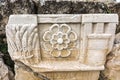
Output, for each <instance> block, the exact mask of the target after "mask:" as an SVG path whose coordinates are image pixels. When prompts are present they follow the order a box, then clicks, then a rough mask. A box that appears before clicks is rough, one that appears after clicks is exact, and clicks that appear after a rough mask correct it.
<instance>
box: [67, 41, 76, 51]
mask: <svg viewBox="0 0 120 80" xmlns="http://www.w3.org/2000/svg"><path fill="white" fill-rule="evenodd" d="M75 46H76V43H75V42H70V43H69V44H68V48H69V49H72V48H74V47H75Z"/></svg>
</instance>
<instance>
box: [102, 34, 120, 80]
mask: <svg viewBox="0 0 120 80" xmlns="http://www.w3.org/2000/svg"><path fill="white" fill-rule="evenodd" d="M103 74H104V76H105V77H106V78H107V79H106V80H119V79H120V33H118V34H116V38H115V44H114V46H113V49H112V51H111V53H110V54H109V55H108V56H107V62H106V69H105V71H103Z"/></svg>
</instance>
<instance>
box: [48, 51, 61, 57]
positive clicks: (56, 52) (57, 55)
mask: <svg viewBox="0 0 120 80" xmlns="http://www.w3.org/2000/svg"><path fill="white" fill-rule="evenodd" d="M50 54H51V55H52V56H53V57H59V56H60V54H61V53H60V51H58V50H56V49H54V50H53V51H51V53H50Z"/></svg>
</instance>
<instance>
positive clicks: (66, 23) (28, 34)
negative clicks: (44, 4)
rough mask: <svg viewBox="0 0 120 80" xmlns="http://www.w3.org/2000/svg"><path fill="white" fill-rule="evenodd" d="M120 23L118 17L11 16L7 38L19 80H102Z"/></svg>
mask: <svg viewBox="0 0 120 80" xmlns="http://www.w3.org/2000/svg"><path fill="white" fill-rule="evenodd" d="M117 23H118V16H117V15H116V14H82V15H80V14H74V15H73V14H56V15H53V14H51V15H45V14H43V15H11V16H10V18H9V21H8V24H7V25H6V36H7V42H8V51H9V53H10V56H11V57H12V59H13V60H14V61H15V62H16V64H15V66H16V67H15V71H16V80H21V79H22V80H41V79H40V78H44V77H47V78H49V79H50V80H98V77H99V72H100V70H104V64H105V62H106V55H107V54H108V53H109V52H110V51H111V49H112V46H113V41H114V35H115V30H116V24H117ZM41 75H44V77H43V76H41ZM45 80H48V79H45Z"/></svg>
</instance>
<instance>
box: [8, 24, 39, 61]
mask: <svg viewBox="0 0 120 80" xmlns="http://www.w3.org/2000/svg"><path fill="white" fill-rule="evenodd" d="M6 36H7V41H8V47H9V49H8V51H9V53H10V55H11V57H12V59H13V60H22V61H25V62H26V63H29V61H28V59H30V58H33V57H35V55H34V54H33V53H32V51H34V50H37V51H38V52H37V54H38V55H39V38H38V31H37V28H36V25H35V24H8V25H7V26H6Z"/></svg>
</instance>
